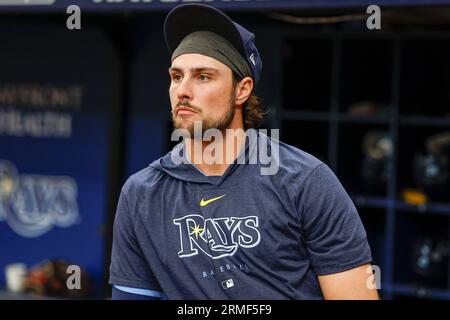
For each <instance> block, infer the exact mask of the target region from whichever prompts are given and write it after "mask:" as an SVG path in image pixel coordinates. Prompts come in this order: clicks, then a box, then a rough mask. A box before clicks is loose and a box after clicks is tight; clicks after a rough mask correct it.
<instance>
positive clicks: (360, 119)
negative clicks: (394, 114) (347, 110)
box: [338, 114, 389, 124]
mask: <svg viewBox="0 0 450 320" xmlns="http://www.w3.org/2000/svg"><path fill="white" fill-rule="evenodd" d="M338 119H339V121H340V122H342V123H363V124H389V119H388V118H387V117H386V116H352V115H348V114H340V115H339V116H338Z"/></svg>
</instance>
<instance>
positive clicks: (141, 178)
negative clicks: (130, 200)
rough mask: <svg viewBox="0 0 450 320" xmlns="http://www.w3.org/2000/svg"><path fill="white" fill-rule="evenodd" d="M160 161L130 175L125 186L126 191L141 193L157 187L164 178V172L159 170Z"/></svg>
mask: <svg viewBox="0 0 450 320" xmlns="http://www.w3.org/2000/svg"><path fill="white" fill-rule="evenodd" d="M159 161H160V159H157V160H155V161H154V162H152V163H151V164H149V165H148V166H147V167H145V168H143V169H141V170H139V171H138V172H136V173H133V174H132V175H130V176H129V177H128V179H127V181H126V182H125V184H124V186H123V189H124V191H125V192H139V191H142V190H148V189H149V188H152V187H155V186H157V185H158V183H159V182H160V181H161V180H162V179H163V177H164V172H163V171H161V170H159V169H158V168H157V164H158V163H159Z"/></svg>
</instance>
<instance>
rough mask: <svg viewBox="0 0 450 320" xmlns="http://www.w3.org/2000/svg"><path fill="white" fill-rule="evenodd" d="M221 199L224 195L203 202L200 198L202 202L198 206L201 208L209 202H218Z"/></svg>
mask: <svg viewBox="0 0 450 320" xmlns="http://www.w3.org/2000/svg"><path fill="white" fill-rule="evenodd" d="M223 197H225V194H224V195H222V196H220V197H216V198H212V199H209V200H205V199H203V198H202V200H201V201H200V206H202V207H204V206H207V205H208V204H210V203H211V202H213V201H216V200H219V199H220V198H223Z"/></svg>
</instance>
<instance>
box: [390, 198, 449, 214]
mask: <svg viewBox="0 0 450 320" xmlns="http://www.w3.org/2000/svg"><path fill="white" fill-rule="evenodd" d="M395 207H396V209H399V210H405V211H413V212H418V213H421V214H442V215H450V203H443V202H442V203H439V202H430V203H428V204H425V205H423V206H415V205H411V204H408V203H406V202H403V201H396V203H395Z"/></svg>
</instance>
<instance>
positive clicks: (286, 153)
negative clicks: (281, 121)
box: [268, 137, 324, 176]
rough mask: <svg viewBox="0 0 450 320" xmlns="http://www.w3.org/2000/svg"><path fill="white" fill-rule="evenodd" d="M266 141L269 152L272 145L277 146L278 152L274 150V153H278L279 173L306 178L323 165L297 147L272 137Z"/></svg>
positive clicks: (317, 159)
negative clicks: (268, 145)
mask: <svg viewBox="0 0 450 320" xmlns="http://www.w3.org/2000/svg"><path fill="white" fill-rule="evenodd" d="M268 139H269V140H268V141H269V143H270V146H271V147H270V149H271V150H273V146H274V145H276V146H278V150H276V149H275V150H274V151H275V152H277V153H278V158H279V170H280V173H291V174H295V175H296V176H298V175H302V176H308V175H309V174H311V173H312V172H313V171H314V170H315V169H316V168H318V167H320V166H321V165H323V164H324V162H323V161H322V160H320V159H319V158H317V157H316V156H314V155H312V154H310V153H308V152H307V151H305V150H303V149H301V148H300V147H298V146H294V145H291V144H288V143H286V142H283V141H281V140H277V139H275V138H272V137H269V138H268Z"/></svg>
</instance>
